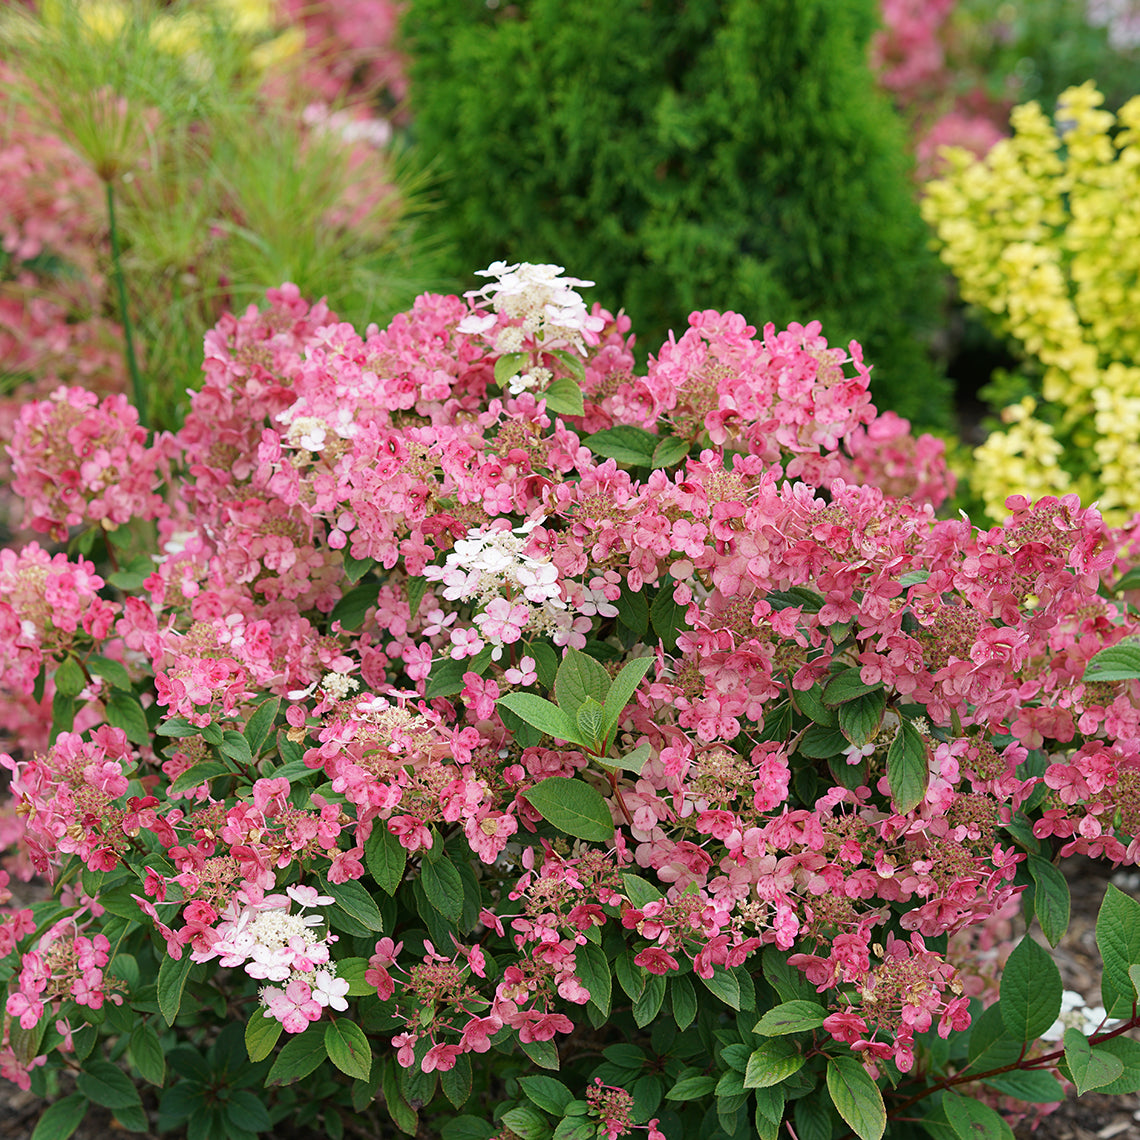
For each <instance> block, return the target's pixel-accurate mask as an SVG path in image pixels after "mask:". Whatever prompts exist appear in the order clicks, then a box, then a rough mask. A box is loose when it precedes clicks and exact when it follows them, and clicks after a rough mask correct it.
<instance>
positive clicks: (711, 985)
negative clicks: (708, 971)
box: [697, 966, 740, 1010]
mask: <svg viewBox="0 0 1140 1140" xmlns="http://www.w3.org/2000/svg"><path fill="white" fill-rule="evenodd" d="M697 977H699V978H700V979H701V981H702V982H703V983H704V986H705V988H706V989H707V990H708V991H709V993H711V994H713V995H714V996H715V997H718V998H720V1000H721V1001H722V1002H724V1003H725V1005H730V1006H732V1008H733V1009H735V1010H739V1009H740V983H739V982H738V981H737V980H736V975H735V974H733V973H732V972H731V971H730V970H726V969H725V968H724V967H723V966H716V967H714V969H713V975H712V977H711V978H705V977H702V976H701V975H700V974H698V975H697Z"/></svg>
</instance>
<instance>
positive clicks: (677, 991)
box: [669, 976, 697, 1033]
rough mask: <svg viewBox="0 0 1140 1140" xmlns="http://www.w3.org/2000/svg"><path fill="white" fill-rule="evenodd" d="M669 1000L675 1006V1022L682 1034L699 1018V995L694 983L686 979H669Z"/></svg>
mask: <svg viewBox="0 0 1140 1140" xmlns="http://www.w3.org/2000/svg"><path fill="white" fill-rule="evenodd" d="M669 1000H670V1002H671V1003H672V1005H673V1020H674V1021H675V1022H676V1023H677V1028H678V1029H679V1030H681V1032H682V1033H684V1032H685V1030H686V1029H688V1028H689V1026H690V1025H692V1024H693V1018H695V1017H696V1016H697V994H696V991H695V990H694V989H693V983H692V982H691V981H689V979H688V978H686V977H680V976H678V977H672V978H670V979H669Z"/></svg>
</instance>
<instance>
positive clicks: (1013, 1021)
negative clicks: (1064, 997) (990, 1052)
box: [1001, 935, 1064, 1041]
mask: <svg viewBox="0 0 1140 1140" xmlns="http://www.w3.org/2000/svg"><path fill="white" fill-rule="evenodd" d="M1063 989H1064V986H1063V985H1062V983H1061V971H1060V970H1058V969H1057V966H1056V964H1055V963H1054V961H1053V959H1052V958H1050V957H1049V953H1048V951H1047V950H1044V949H1043V948H1042V947H1040V946H1038V945H1037V943H1036V942H1034V941H1033V939H1032V938H1030V937H1029V936H1028V935H1026V937H1024V938H1022V940H1021V941H1020V942H1019V943H1018V944H1017V946H1016V947H1015V948H1014V951H1013V953H1012V954H1010V956H1009V959H1008V960H1007V962H1006V964H1005V969H1004V970H1002V975H1001V1015H1002V1020H1003V1021H1004V1022H1005V1027H1006V1029H1008V1030H1009V1031H1010V1033H1012V1034H1013V1035H1014V1037H1016V1038H1018V1039H1019V1040H1020V1041H1036V1040H1037V1038H1038V1037H1040V1036H1041V1034H1042V1033H1044V1032H1045V1030H1046V1029H1048V1028H1049V1026H1050V1025H1052V1024H1053V1022H1054V1021H1056V1020H1057V1015H1058V1014H1059V1013H1060V1012H1061V992H1062V990H1063Z"/></svg>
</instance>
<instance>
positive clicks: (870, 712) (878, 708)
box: [838, 689, 887, 748]
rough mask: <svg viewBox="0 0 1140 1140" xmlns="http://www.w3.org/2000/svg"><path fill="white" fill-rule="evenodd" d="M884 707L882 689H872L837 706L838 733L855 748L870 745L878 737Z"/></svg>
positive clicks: (885, 705)
mask: <svg viewBox="0 0 1140 1140" xmlns="http://www.w3.org/2000/svg"><path fill="white" fill-rule="evenodd" d="M886 707H887V694H886V692H885V691H884V690H883V689H873V690H872V691H871V692H869V693H864V695H863V696H861V697H855V698H854V699H853V700H849V701H846V702H845V703H844V704H841V705H840V706H839V713H838V716H839V731H840V732H842V733H843V735H844V736H846V737H847V739H848V740H849V741H850V742H851V743H852V744H854V745H855V747H856V748H862V747H863V746H864V745H865V744H870V743H871V741H872V740H874V739H875V737H876V736H877V735H878V732H879V726H880V725H881V724H882V723H883V712H884V711H885V710H886Z"/></svg>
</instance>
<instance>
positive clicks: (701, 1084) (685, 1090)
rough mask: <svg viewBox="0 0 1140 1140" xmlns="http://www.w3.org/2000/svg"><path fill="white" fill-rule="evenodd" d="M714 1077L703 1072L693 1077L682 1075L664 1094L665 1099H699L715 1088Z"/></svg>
mask: <svg viewBox="0 0 1140 1140" xmlns="http://www.w3.org/2000/svg"><path fill="white" fill-rule="evenodd" d="M716 1080H717V1079H716V1077H710V1076H707V1075H705V1074H704V1073H702V1074H700V1075H699V1076H694V1077H682V1078H681V1079H680V1080H679V1081H677V1083H676V1084H675V1085H674V1086H673V1087H672V1088H671V1089H670V1090H669V1091H668V1092H667V1093H666V1094H665V1099H666V1100H682V1101H683V1100H699V1099H700V1098H701V1097H703V1096H708V1094H709V1093H711V1092H712V1091H713V1089H715V1088H716Z"/></svg>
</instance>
